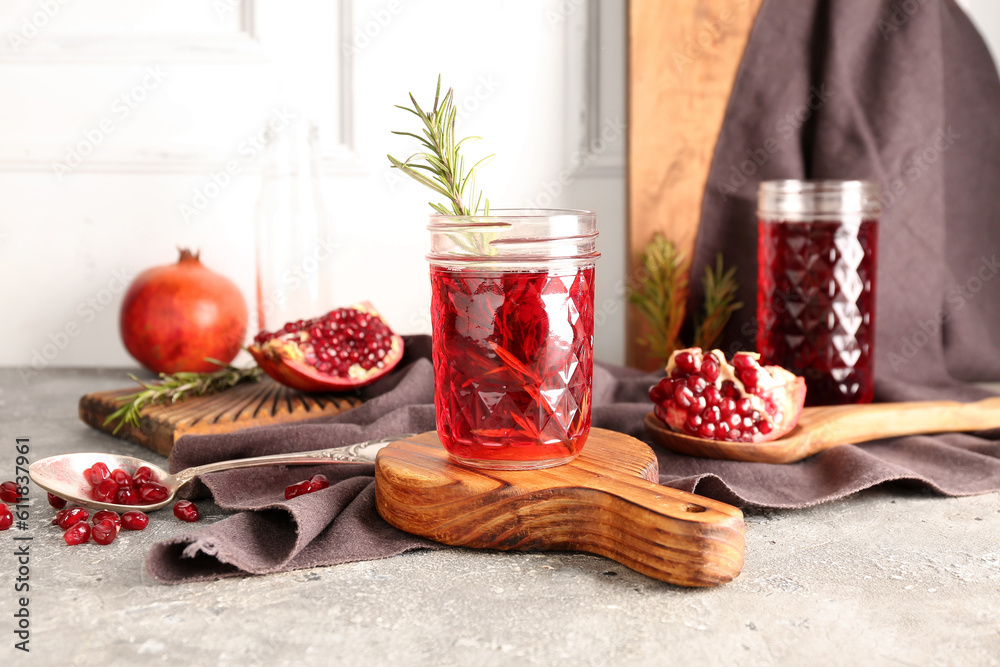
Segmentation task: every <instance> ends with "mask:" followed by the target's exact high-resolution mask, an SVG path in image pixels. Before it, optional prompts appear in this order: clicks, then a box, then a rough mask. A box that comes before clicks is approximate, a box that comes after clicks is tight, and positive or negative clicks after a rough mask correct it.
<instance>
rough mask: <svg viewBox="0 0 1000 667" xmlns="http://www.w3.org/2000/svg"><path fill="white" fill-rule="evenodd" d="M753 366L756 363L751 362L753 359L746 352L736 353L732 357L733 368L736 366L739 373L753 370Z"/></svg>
mask: <svg viewBox="0 0 1000 667" xmlns="http://www.w3.org/2000/svg"><path fill="white" fill-rule="evenodd" d="M755 365H756V362H755V361H754V360H753V357H751V356H750V355H749V354H747V353H746V352H737V353H736V354H734V355H733V366H736V368H738V369H740V370H741V371H742V370H746V369H748V368H753V367H754V366H755Z"/></svg>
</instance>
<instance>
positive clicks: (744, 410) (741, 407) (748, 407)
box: [736, 398, 753, 417]
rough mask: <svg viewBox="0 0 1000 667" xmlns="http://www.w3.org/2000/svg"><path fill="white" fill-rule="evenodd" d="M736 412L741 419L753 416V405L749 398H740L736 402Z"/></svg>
mask: <svg viewBox="0 0 1000 667" xmlns="http://www.w3.org/2000/svg"><path fill="white" fill-rule="evenodd" d="M736 412H738V413H739V414H740V416H741V417H749V416H750V415H751V414H753V403H751V402H750V399H749V398H741V399H740V400H738V401H736Z"/></svg>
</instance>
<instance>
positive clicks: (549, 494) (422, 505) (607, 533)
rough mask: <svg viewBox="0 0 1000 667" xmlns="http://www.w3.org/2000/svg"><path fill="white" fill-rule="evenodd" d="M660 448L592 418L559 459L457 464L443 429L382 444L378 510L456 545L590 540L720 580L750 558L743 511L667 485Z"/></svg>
mask: <svg viewBox="0 0 1000 667" xmlns="http://www.w3.org/2000/svg"><path fill="white" fill-rule="evenodd" d="M657 475H658V471H657V463H656V456H655V455H654V454H653V452H652V450H651V449H650V448H649V447H648V446H647V445H645V444H644V443H642V442H639V441H638V440H636V439H634V438H631V437H629V436H627V435H623V434H621V433H615V432H612V431H606V430H603V429H593V430H591V432H590V437H589V439H588V440H587V444H586V446H585V447H584V448H583V453H581V454H580V456H579V457H578V458H577V459H576V460H575V461H573V462H572V463H568V464H566V465H563V466H558V467H556V468H548V469H546V470H534V471H527V472H507V471H502V470H479V469H472V468H467V467H464V466H459V465H456V464H454V463H452V462H451V461H450V460H449V458H448V454H447V452H445V450H444V448H443V447H442V446H441V443H440V442H439V440H438V438H437V434H436V433H433V432H431V433H424V434H422V435H419V436H415V437H412V438H408V439H406V440H403V441H399V442H394V443H392V444H390V445H389V446H387V447H386V448H384V449H383V450H382V451H380V452H379V454H378V459H377V461H376V463H375V480H376V482H375V497H376V505H377V507H378V511H379V514H381V515H382V517H383V518H384V519H385V520H386V521H388V522H389V523H391V524H392V525H394V526H396V527H397V528H400V529H402V530H405V531H407V532H409V533H414V534H416V535H421V536H423V537H427V538H429V539H431V540H434V541H436V542H442V543H444V544H450V545H454V546H465V547H476V548H486V549H500V550H521V551H528V550H531V551H586V552H589V553H594V554H599V555H601V556H606V557H608V558H611V559H613V560H616V561H618V562H619V563H621V564H623V565H626V566H628V567H630V568H632V569H633V570H636V571H638V572H642V573H643V574H646V575H649V576H650V577H653V578H656V579H660V580H662V581H666V582H669V583H672V584H679V585H681V586H714V585H717V584H721V583H724V582H727V581H731V580H732V579H733V578H734V577H736V576H737V575H738V574H739V573H740V570H741V569H742V568H743V552H744V547H745V543H744V527H743V513H742V512H740V510H738V509H737V508H735V507H731V506H729V505H726V504H725V503H721V502H718V501H715V500H710V499H708V498H703V497H701V496H697V495H694V494H691V493H685V492H683V491H677V490H675V489H671V488H667V487H664V486H660V485H659V484H656V483H655V480H656V479H657V478H658V477H657Z"/></svg>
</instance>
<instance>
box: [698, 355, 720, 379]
mask: <svg viewBox="0 0 1000 667" xmlns="http://www.w3.org/2000/svg"><path fill="white" fill-rule="evenodd" d="M701 376H702V377H703V378H705V380H706V381H708V382H715V381H716V380H718V379H719V362H718V361H716V360H715V357H713V356H711V355H709V356H707V357H705V358H704V359H703V360H702V362H701Z"/></svg>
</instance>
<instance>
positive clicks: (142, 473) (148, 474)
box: [132, 466, 153, 489]
mask: <svg viewBox="0 0 1000 667" xmlns="http://www.w3.org/2000/svg"><path fill="white" fill-rule="evenodd" d="M152 476H153V471H152V470H150V469H149V467H148V466H142V467H141V468H139V469H138V470H136V471H135V475H133V476H132V484H133V486H135V488H137V489H138V488H139V487H140V486H142V485H143V484H145V483H146V482H148V481H149V480H150V479H151V478H152Z"/></svg>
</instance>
